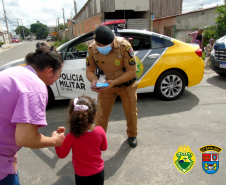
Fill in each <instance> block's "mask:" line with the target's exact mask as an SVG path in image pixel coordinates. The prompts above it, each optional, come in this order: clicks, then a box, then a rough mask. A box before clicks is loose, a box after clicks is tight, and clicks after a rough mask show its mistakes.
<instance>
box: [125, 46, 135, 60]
mask: <svg viewBox="0 0 226 185" xmlns="http://www.w3.org/2000/svg"><path fill="white" fill-rule="evenodd" d="M126 51H127V52H128V53H129V55H130V56H131V57H134V51H133V48H132V46H127V47H126Z"/></svg>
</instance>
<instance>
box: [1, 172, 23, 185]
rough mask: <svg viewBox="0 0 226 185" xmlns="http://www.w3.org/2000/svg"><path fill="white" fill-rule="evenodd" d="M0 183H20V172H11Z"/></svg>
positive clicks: (18, 184)
mask: <svg viewBox="0 0 226 185" xmlns="http://www.w3.org/2000/svg"><path fill="white" fill-rule="evenodd" d="M0 185H20V181H19V173H18V171H17V175H16V174H9V175H7V176H6V177H5V178H4V179H2V180H0Z"/></svg>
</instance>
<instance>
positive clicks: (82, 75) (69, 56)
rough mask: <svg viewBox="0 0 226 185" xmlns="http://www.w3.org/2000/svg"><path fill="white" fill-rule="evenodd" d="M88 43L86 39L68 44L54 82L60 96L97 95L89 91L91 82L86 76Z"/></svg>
mask: <svg viewBox="0 0 226 185" xmlns="http://www.w3.org/2000/svg"><path fill="white" fill-rule="evenodd" d="M89 43H90V42H89V41H86V42H83V43H80V44H77V45H73V44H72V45H70V46H68V48H67V52H66V54H65V56H64V66H63V69H62V72H61V74H60V78H59V80H57V82H56V83H57V87H58V91H59V94H60V96H61V97H66V98H75V97H78V96H81V95H86V96H90V97H92V98H96V97H97V93H95V92H93V91H91V89H90V84H91V83H90V81H89V80H88V79H87V78H86V53H87V48H88V44H89Z"/></svg>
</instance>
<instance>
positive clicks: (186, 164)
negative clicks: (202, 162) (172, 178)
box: [173, 145, 195, 174]
mask: <svg viewBox="0 0 226 185" xmlns="http://www.w3.org/2000/svg"><path fill="white" fill-rule="evenodd" d="M173 162H174V164H175V166H176V168H177V169H178V170H179V171H180V172H182V173H184V174H185V173H187V172H189V171H190V170H191V169H192V168H193V166H194V165H195V154H194V153H193V152H192V150H191V149H190V147H189V146H186V145H184V146H180V147H179V149H178V150H177V152H176V153H175V154H174V157H173Z"/></svg>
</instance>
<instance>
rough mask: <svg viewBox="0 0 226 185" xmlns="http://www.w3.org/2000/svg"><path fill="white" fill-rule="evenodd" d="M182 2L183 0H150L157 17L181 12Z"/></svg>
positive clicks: (151, 7)
mask: <svg viewBox="0 0 226 185" xmlns="http://www.w3.org/2000/svg"><path fill="white" fill-rule="evenodd" d="M138 2H140V1H138ZM182 3H183V0H150V11H151V13H152V14H153V15H154V16H155V18H160V17H166V16H170V15H175V14H181V13H182Z"/></svg>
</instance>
